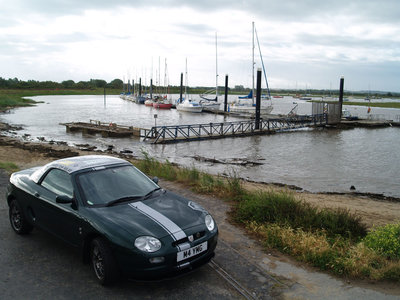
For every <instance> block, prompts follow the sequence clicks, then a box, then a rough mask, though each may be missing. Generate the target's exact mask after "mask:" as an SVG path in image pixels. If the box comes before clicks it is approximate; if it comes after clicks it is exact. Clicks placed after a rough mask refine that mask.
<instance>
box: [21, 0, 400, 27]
mask: <svg viewBox="0 0 400 300" xmlns="http://www.w3.org/2000/svg"><path fill="white" fill-rule="evenodd" d="M19 3H20V4H19V7H18V10H20V11H21V12H24V13H26V12H36V13H45V14H52V15H67V14H80V13H82V12H83V11H84V10H86V9H96V10H110V9H114V8H117V7H132V8H135V7H137V8H140V7H159V8H160V9H162V8H173V7H191V8H193V9H196V10H201V11H208V12H209V11H216V10H226V9H235V10H242V11H247V12H249V13H251V14H253V15H255V16H258V17H265V18H266V19H272V20H278V19H279V20H285V21H295V20H298V21H302V20H303V21H304V20H307V19H309V18H324V17H327V18H335V16H337V15H348V16H353V17H356V18H358V19H365V20H367V21H369V22H383V23H398V22H399V15H400V5H399V4H398V1H397V0H381V1H375V0H352V1H348V0H336V1H334V2H333V1H321V0H302V1H299V0H286V1H276V0H246V1H236V0H203V1H190V0H155V1H148V0H134V1H132V0H131V1H130V0H114V1H109V0H107V1H106V0H87V1H80V0H79V1H78V0H52V1H50V0H36V1H21V2H19ZM16 5H18V2H16Z"/></svg>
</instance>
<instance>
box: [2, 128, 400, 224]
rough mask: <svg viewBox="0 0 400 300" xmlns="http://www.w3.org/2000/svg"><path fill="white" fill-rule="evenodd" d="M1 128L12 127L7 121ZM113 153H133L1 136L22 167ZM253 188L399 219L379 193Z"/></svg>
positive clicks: (397, 205)
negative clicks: (286, 191)
mask: <svg viewBox="0 0 400 300" xmlns="http://www.w3.org/2000/svg"><path fill="white" fill-rule="evenodd" d="M0 129H1V130H3V131H7V130H9V127H8V125H7V124H2V125H1V126H0ZM96 153H99V154H110V155H115V156H119V157H122V158H127V159H134V157H132V156H130V155H126V154H121V153H116V152H113V151H94V150H92V151H88V150H81V149H78V148H75V147H71V146H67V145H57V144H48V143H36V142H27V141H23V140H19V139H15V138H11V137H7V136H4V135H3V136H0V161H2V162H13V163H15V164H16V165H17V166H18V167H19V168H20V169H25V168H29V167H34V166H40V165H43V164H45V163H47V162H50V161H52V160H54V159H57V158H63V157H69V156H76V155H88V154H96ZM244 185H245V187H246V188H249V189H252V190H268V189H274V190H282V189H283V190H289V191H291V192H292V193H294V195H295V196H296V198H298V199H302V200H304V201H307V202H310V203H312V204H314V205H317V206H318V207H328V208H338V207H340V208H345V209H348V210H350V211H351V212H353V213H356V214H357V215H359V216H360V217H361V219H362V222H364V223H365V224H366V225H367V226H368V227H369V228H371V227H373V226H374V225H384V224H388V223H396V222H398V221H399V220H400V199H398V198H392V197H385V196H383V195H376V194H360V193H311V192H307V191H302V190H298V189H297V188H293V187H292V189H289V187H287V186H285V185H281V184H268V183H257V182H249V181H247V182H244Z"/></svg>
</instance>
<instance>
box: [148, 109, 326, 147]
mask: <svg viewBox="0 0 400 300" xmlns="http://www.w3.org/2000/svg"><path fill="white" fill-rule="evenodd" d="M325 124H326V120H325V115H313V116H296V117H287V118H270V119H265V120H263V119H261V120H260V121H259V122H255V120H246V121H235V122H221V123H205V124H189V125H170V126H154V127H152V128H151V129H150V130H146V132H145V136H144V139H143V140H144V141H148V142H150V143H153V144H168V143H177V142H189V141H196V140H209V139H220V138H227V137H239V136H252V135H263V134H273V133H276V132H283V131H289V130H295V129H300V128H305V127H310V126H324V125H325Z"/></svg>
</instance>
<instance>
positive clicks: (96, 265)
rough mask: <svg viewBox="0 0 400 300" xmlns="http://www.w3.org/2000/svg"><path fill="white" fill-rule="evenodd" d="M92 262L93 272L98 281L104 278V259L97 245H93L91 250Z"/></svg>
mask: <svg viewBox="0 0 400 300" xmlns="http://www.w3.org/2000/svg"><path fill="white" fill-rule="evenodd" d="M92 264H93V269H94V272H95V274H96V276H97V278H98V279H99V280H100V281H103V280H104V261H103V257H102V255H101V253H100V250H99V247H97V246H93V250H92Z"/></svg>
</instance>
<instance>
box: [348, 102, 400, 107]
mask: <svg viewBox="0 0 400 300" xmlns="http://www.w3.org/2000/svg"><path fill="white" fill-rule="evenodd" d="M343 105H356V106H367V107H368V106H370V107H383V108H400V102H383V103H373V102H372V103H369V102H367V101H365V102H343Z"/></svg>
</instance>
